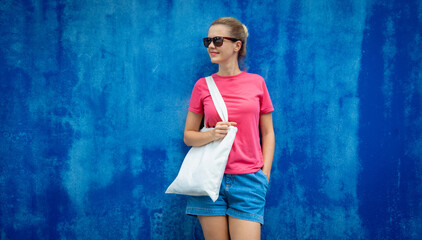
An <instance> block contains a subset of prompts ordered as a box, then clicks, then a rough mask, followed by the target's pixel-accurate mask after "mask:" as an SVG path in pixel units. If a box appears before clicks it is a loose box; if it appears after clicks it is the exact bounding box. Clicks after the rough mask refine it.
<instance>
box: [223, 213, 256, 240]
mask: <svg viewBox="0 0 422 240" xmlns="http://www.w3.org/2000/svg"><path fill="white" fill-rule="evenodd" d="M229 228H230V237H231V240H259V239H261V224H260V223H259V222H252V221H248V220H243V219H239V218H235V217H232V216H229Z"/></svg>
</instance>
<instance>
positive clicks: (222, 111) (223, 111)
mask: <svg viewBox="0 0 422 240" xmlns="http://www.w3.org/2000/svg"><path fill="white" fill-rule="evenodd" d="M205 80H206V81H207V85H208V90H209V91H210V94H211V98H212V101H213V102H214V105H215V108H216V109H217V112H218V115H220V118H221V120H223V121H229V115H228V113H227V107H226V104H225V103H224V99H223V97H222V96H221V93H220V91H218V88H217V85H216V84H215V82H214V79H213V78H212V77H211V76H209V77H206V78H205Z"/></svg>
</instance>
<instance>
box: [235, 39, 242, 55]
mask: <svg viewBox="0 0 422 240" xmlns="http://www.w3.org/2000/svg"><path fill="white" fill-rule="evenodd" d="M235 45H236V46H235V47H234V51H235V52H238V51H240V49H241V48H242V42H241V41H237V42H235Z"/></svg>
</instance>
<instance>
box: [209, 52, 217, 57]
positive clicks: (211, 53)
mask: <svg viewBox="0 0 422 240" xmlns="http://www.w3.org/2000/svg"><path fill="white" fill-rule="evenodd" d="M217 54H218V52H210V55H211V56H215V55H217Z"/></svg>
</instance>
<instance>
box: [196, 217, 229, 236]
mask: <svg viewBox="0 0 422 240" xmlns="http://www.w3.org/2000/svg"><path fill="white" fill-rule="evenodd" d="M198 219H199V222H200V223H201V226H202V232H203V233H204V237H205V240H214V239H215V240H229V239H230V238H229V228H228V222H227V216H198Z"/></svg>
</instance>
